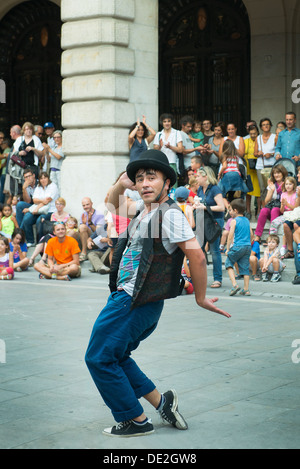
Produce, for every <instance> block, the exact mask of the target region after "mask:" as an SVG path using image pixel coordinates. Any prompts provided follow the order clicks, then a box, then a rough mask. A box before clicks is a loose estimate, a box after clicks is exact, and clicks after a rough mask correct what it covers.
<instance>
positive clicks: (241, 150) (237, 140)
mask: <svg viewBox="0 0 300 469" xmlns="http://www.w3.org/2000/svg"><path fill="white" fill-rule="evenodd" d="M227 133H228V136H227V137H224V140H223V142H222V143H221V145H220V150H219V158H221V155H222V154H223V145H224V142H225V141H226V140H227V139H228V140H231V141H232V142H233V143H234V146H235V148H236V149H237V153H238V157H239V164H244V161H243V158H244V154H245V142H244V139H243V137H240V136H239V135H237V127H236V125H235V124H233V123H229V124H227Z"/></svg>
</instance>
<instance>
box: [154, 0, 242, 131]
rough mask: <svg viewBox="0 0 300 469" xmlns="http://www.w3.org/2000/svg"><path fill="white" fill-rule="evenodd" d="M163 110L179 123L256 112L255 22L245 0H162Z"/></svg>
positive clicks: (238, 119)
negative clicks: (252, 68) (253, 75)
mask: <svg viewBox="0 0 300 469" xmlns="http://www.w3.org/2000/svg"><path fill="white" fill-rule="evenodd" d="M159 50H160V61H159V64H160V66H159V80H160V81H159V108H160V109H159V111H160V113H163V112H171V113H172V114H173V115H174V117H175V125H177V127H178V124H179V120H180V118H181V117H182V116H183V115H185V114H189V115H191V116H192V117H194V118H197V119H207V118H209V119H211V120H212V121H213V122H216V121H219V120H222V121H224V122H234V123H235V124H236V125H237V127H238V130H239V132H243V130H244V126H245V122H246V121H247V120H249V118H250V27H249V19H248V15H247V11H246V8H245V6H244V5H243V2H242V1H241V0H223V1H221V0H209V1H206V2H203V1H202V2H201V1H191V0H160V2H159Z"/></svg>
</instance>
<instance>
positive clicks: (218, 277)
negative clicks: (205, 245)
mask: <svg viewBox="0 0 300 469" xmlns="http://www.w3.org/2000/svg"><path fill="white" fill-rule="evenodd" d="M216 220H217V222H218V223H219V225H220V226H221V228H223V225H224V219H216ZM220 240H221V237H220V236H219V237H218V238H217V239H216V240H215V241H214V242H213V243H211V244H210V245H209V248H210V252H211V257H212V263H213V277H214V281H216V282H221V283H222V255H221V252H220Z"/></svg>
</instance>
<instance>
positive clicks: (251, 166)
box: [245, 125, 261, 219]
mask: <svg viewBox="0 0 300 469" xmlns="http://www.w3.org/2000/svg"><path fill="white" fill-rule="evenodd" d="M249 135H250V138H247V139H245V160H246V164H247V174H248V175H249V176H250V178H251V182H252V185H253V191H251V192H248V193H247V195H246V214H247V215H246V216H247V218H249V219H250V218H251V197H252V196H253V197H256V198H257V208H258V211H257V213H258V214H259V212H260V209H261V199H260V187H259V182H258V177H257V173H256V162H257V158H256V156H254V149H255V143H256V139H257V136H258V128H257V127H256V125H250V127H249Z"/></svg>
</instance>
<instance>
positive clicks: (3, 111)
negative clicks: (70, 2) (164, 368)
mask: <svg viewBox="0 0 300 469" xmlns="http://www.w3.org/2000/svg"><path fill="white" fill-rule="evenodd" d="M61 25H62V22H61V19H60V8H59V7H58V6H57V5H55V4H54V3H52V2H50V1H47V0H39V1H37V0H33V1H29V2H23V3H21V4H19V5H18V6H16V7H15V8H13V9H12V10H10V11H9V12H8V13H7V15H6V16H5V17H4V18H3V19H2V20H1V23H0V78H1V79H2V80H4V81H5V84H6V103H5V104H0V128H1V129H5V130H6V132H7V131H8V130H9V128H10V126H11V125H14V124H19V125H21V126H22V124H23V123H24V122H26V121H30V122H32V123H33V124H41V125H43V124H44V123H45V122H47V121H52V122H53V123H54V124H55V127H56V128H60V127H61V104H62V103H61V75H60V62H61V46H60V39H61ZM7 135H8V133H7Z"/></svg>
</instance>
